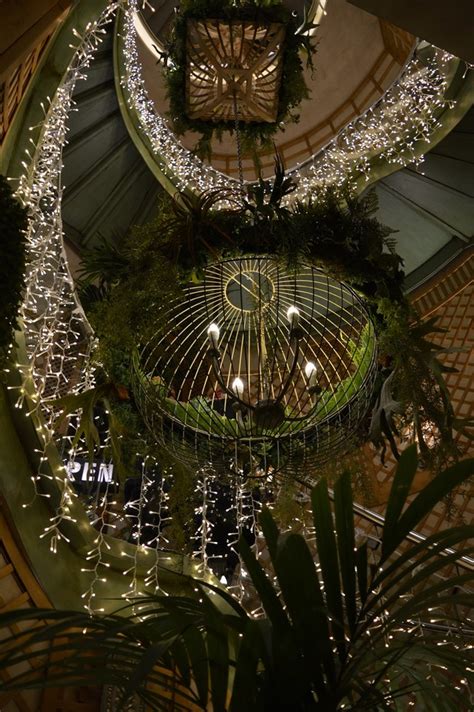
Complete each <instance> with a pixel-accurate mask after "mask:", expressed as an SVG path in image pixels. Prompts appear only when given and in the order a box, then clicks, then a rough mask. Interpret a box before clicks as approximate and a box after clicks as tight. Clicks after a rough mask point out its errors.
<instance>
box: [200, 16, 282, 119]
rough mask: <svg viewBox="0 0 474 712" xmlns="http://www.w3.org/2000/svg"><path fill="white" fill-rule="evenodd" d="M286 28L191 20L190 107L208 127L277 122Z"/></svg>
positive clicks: (275, 23)
mask: <svg viewBox="0 0 474 712" xmlns="http://www.w3.org/2000/svg"><path fill="white" fill-rule="evenodd" d="M284 39H285V27H284V25H283V24H281V23H279V22H272V23H269V24H263V23H261V22H250V21H247V22H245V21H232V22H228V21H223V20H219V19H205V20H194V19H193V20H188V23H187V41H186V53H187V67H186V69H187V78H186V79H187V81H186V105H187V113H188V116H189V117H190V118H192V119H202V120H204V121H216V122H217V121H235V120H236V118H237V119H238V120H239V121H244V122H246V123H251V122H268V123H273V122H275V121H276V118H277V113H278V97H279V91H280V83H281V74H282V56H283V51H282V49H283V43H284Z"/></svg>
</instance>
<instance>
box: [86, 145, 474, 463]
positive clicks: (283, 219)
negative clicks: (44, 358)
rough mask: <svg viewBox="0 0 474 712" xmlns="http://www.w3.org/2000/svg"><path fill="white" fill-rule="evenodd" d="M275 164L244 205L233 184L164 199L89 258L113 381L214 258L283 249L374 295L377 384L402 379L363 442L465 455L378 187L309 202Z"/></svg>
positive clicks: (429, 329)
mask: <svg viewBox="0 0 474 712" xmlns="http://www.w3.org/2000/svg"><path fill="white" fill-rule="evenodd" d="M275 168H276V170H275V177H274V180H273V181H265V180H263V179H260V181H259V182H258V183H257V184H255V185H253V186H250V187H249V189H248V191H247V196H246V198H245V199H244V200H243V202H242V203H240V204H238V203H236V201H235V199H234V198H233V197H232V196H230V195H229V193H228V192H227V191H216V190H213V191H210V192H208V193H204V194H202V195H200V196H197V197H190V196H183V195H177V196H176V197H175V198H174V199H172V198H170V197H168V196H162V198H161V202H160V206H159V212H158V216H157V218H156V219H155V220H154V221H153V222H152V223H150V224H149V225H146V226H143V227H141V228H138V229H135V230H133V231H132V232H131V234H130V235H128V236H126V237H125V239H124V240H123V241H122V243H121V245H120V247H118V248H117V247H112V246H111V245H109V244H107V243H104V244H102V245H99V246H98V247H96V248H95V249H93V250H91V251H89V252H88V253H85V255H84V262H83V282H82V294H85V296H86V297H87V299H88V306H89V318H90V320H91V322H92V325H93V326H94V329H95V331H96V334H97V336H98V337H99V347H98V351H97V361H98V362H99V363H100V364H101V365H102V368H103V370H104V371H105V374H106V375H105V376H104V380H106V381H112V382H114V383H115V384H117V385H123V386H125V387H126V388H127V389H130V388H131V383H130V364H131V354H132V352H133V349H134V348H135V347H136V345H137V344H140V343H145V342H147V340H148V338H149V336H150V335H151V334H152V333H153V332H156V327H157V324H159V323H160V319H163V312H162V307H163V305H166V304H168V303H169V302H170V300H171V299H179V298H180V294H181V289H182V285H185V284H187V283H189V281H190V280H192V281H199V279H200V273H201V269H202V268H203V267H205V266H206V265H207V264H209V263H211V262H213V261H214V260H216V259H220V258H223V257H228V256H230V257H232V256H241V255H247V254H268V255H275V256H277V257H278V258H279V259H281V260H282V261H283V262H284V264H285V265H286V266H287V268H289V269H295V266H296V265H297V264H298V263H301V262H302V263H305V262H306V263H309V264H313V265H316V266H318V267H321V268H323V269H324V270H326V271H327V272H328V273H329V274H330V275H331V276H333V277H335V278H336V279H337V280H340V281H343V282H348V283H349V284H351V285H352V286H353V287H354V288H355V289H356V290H358V291H359V292H360V293H361V294H362V295H363V296H364V297H365V299H366V303H367V304H368V306H369V308H370V311H371V313H372V317H373V320H374V323H375V326H376V330H377V336H378V342H379V351H380V361H381V370H380V378H379V389H382V384H383V381H384V379H385V380H386V379H387V378H388V377H389V376H391V374H393V375H392V376H391V379H390V382H389V384H387V385H386V386H385V389H384V390H383V396H384V398H383V399H381V398H380V396H381V395H382V390H379V392H378V395H377V394H376V399H375V401H374V411H373V414H372V419H371V422H369V421H367V429H366V431H365V432H364V433H360V434H359V437H360V438H361V439H362V440H372V441H373V442H375V443H376V445H378V446H379V447H380V448H381V452H382V459H383V458H384V454H385V451H386V447H387V445H388V446H389V447H390V448H391V450H392V452H393V454H394V455H395V457H398V447H397V435H398V434H399V432H398V431H399V429H400V427H401V426H403V432H404V433H407V432H408V431H410V433H411V437H412V438H415V439H416V440H417V441H418V443H419V447H420V452H421V454H422V456H423V461H424V463H425V465H426V466H427V467H430V468H432V469H433V470H434V471H438V470H439V469H441V468H442V467H443V465H444V464H446V463H447V462H449V461H450V460H451V459H452V458H453V457H454V458H455V457H457V450H456V446H455V442H454V437H453V431H456V430H457V431H462V432H464V433H467V432H468V431H467V430H466V427H467V426H468V425H469V424H470V422H469V421H467V420H461V419H458V418H456V417H455V415H454V413H453V409H452V406H451V403H450V399H449V393H448V391H447V388H446V384H445V381H444V373H445V372H447V371H449V370H450V369H449V368H448V367H446V366H444V365H443V363H442V361H441V360H440V358H439V357H440V356H442V355H443V353H444V352H445V350H444V349H442V348H440V347H438V346H437V345H436V344H435V343H434V342H432V341H431V340H429V338H428V337H429V335H430V334H431V333H433V332H436V331H437V327H436V325H435V323H434V320H429V321H427V322H424V323H421V322H420V320H419V318H418V316H417V314H416V313H415V312H414V311H413V310H412V308H411V307H410V304H409V302H408V300H407V298H406V297H405V296H404V294H403V279H404V273H403V269H402V262H401V259H400V257H399V256H398V255H397V254H396V251H395V241H394V239H393V237H392V233H393V230H391V229H390V228H388V227H386V226H384V225H382V224H381V223H380V222H379V221H378V220H377V219H376V218H375V217H374V213H375V211H376V209H377V198H376V195H375V193H374V192H373V191H370V192H368V193H367V194H366V195H364V196H362V197H355V196H353V195H351V194H350V193H348V192H341V191H339V192H336V191H334V190H326V191H324V192H320V193H319V194H316V195H315V196H314V197H313V199H312V200H311V201H310V202H309V203H303V202H300V201H294V202H292V203H290V202H289V200H288V198H289V196H290V195H291V193H292V192H293V191H294V183H293V182H292V180H291V178H290V177H288V176H286V175H285V172H284V169H283V166H282V164H281V161H280V160H279V159H278V158H277V160H276V167H275ZM114 265H115V267H114ZM97 277H99V286H98V287H97V286H94V282H95V283H97ZM91 289H92V291H93V294H92V300H91V294H90V290H91ZM382 366H383V368H382ZM389 385H390V388H389ZM132 407H133V403H132Z"/></svg>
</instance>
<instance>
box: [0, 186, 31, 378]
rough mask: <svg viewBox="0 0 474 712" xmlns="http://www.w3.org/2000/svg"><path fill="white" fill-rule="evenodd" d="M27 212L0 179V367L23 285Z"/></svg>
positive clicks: (12, 330) (10, 334) (15, 326)
mask: <svg viewBox="0 0 474 712" xmlns="http://www.w3.org/2000/svg"><path fill="white" fill-rule="evenodd" d="M26 226H27V211H26V208H24V207H23V206H22V205H21V203H20V202H19V201H18V200H16V199H15V197H14V196H13V191H12V189H11V188H10V185H9V183H8V181H7V179H6V178H5V177H4V176H0V285H1V293H2V298H1V299H0V368H1V367H2V366H3V365H4V364H5V362H6V359H7V357H8V353H9V350H10V345H11V343H12V340H13V332H14V331H15V329H17V328H18V323H17V314H18V307H19V304H20V301H21V294H22V289H23V286H24V282H23V275H24V272H25V248H26V237H25V232H26Z"/></svg>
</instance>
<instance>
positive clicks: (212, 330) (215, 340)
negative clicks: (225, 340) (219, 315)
mask: <svg viewBox="0 0 474 712" xmlns="http://www.w3.org/2000/svg"><path fill="white" fill-rule="evenodd" d="M207 335H208V337H209V342H210V344H211V346H212V348H213V349H217V348H218V346H219V327H218V326H217V324H211V325H210V326H209V329H208V330H207Z"/></svg>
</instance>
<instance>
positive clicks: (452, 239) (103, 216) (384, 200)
mask: <svg viewBox="0 0 474 712" xmlns="http://www.w3.org/2000/svg"><path fill="white" fill-rule="evenodd" d="M112 50H113V42H112V32H110V33H109V35H108V37H107V39H106V40H105V41H104V43H103V44H102V45H101V50H100V52H99V53H98V54H97V55H96V56H95V59H94V60H93V62H92V63H91V66H90V69H89V71H88V76H87V79H86V80H85V81H80V82H78V84H77V87H76V91H75V94H74V99H75V102H76V109H77V110H76V111H74V112H72V114H71V116H70V120H69V136H68V144H67V146H66V147H65V152H64V169H63V184H64V186H65V191H64V200H63V221H64V231H65V235H66V238H67V242H68V245H69V247H70V248H71V255H72V261H73V263H74V259H77V255H78V253H79V252H80V249H81V248H82V247H83V246H85V245H90V244H93V243H94V242H96V241H97V240H98V239H100V238H101V237H104V238H107V239H120V237H121V236H122V235H123V234H124V233H125V232H126V231H127V230H128V229H129V227H130V226H131V225H135V224H142V223H144V222H146V221H147V220H149V219H150V218H151V217H152V215H153V212H154V210H155V209H156V199H157V196H158V194H159V193H160V191H161V190H162V188H161V187H160V185H159V183H158V181H157V180H156V178H155V177H154V175H153V174H152V173H151V171H150V170H149V168H148V167H147V165H146V163H145V161H144V160H143V159H142V157H141V155H140V153H139V152H138V150H137V149H136V148H135V146H134V144H133V142H132V140H131V138H130V137H129V135H128V132H127V129H126V127H125V124H124V122H123V120H122V117H121V113H120V109H119V105H118V101H117V97H116V92H115V83H114V67H113V52H112ZM376 190H377V194H378V196H379V201H380V208H379V213H378V217H379V219H380V220H381V221H382V222H384V223H386V224H388V225H390V226H391V227H393V228H394V229H396V230H398V231H399V232H398V234H397V240H398V250H399V253H400V255H401V256H402V257H403V259H404V260H405V267H406V272H407V274H408V275H409V278H408V286H410V287H413V286H416V284H418V283H419V282H420V281H422V280H423V279H425V278H426V277H428V276H429V275H430V274H431V273H432V272H434V271H435V270H436V269H437V268H438V267H439V266H441V265H442V264H443V263H444V262H446V261H447V260H448V259H449V258H450V257H451V256H453V255H454V254H456V253H457V252H459V251H460V250H461V249H463V247H464V246H465V244H466V243H467V242H468V241H469V239H470V238H472V235H473V232H474V200H473V198H474V109H471V110H470V111H469V112H468V113H467V114H466V115H465V117H464V118H463V119H462V120H461V122H460V123H459V124H458V125H457V126H456V127H455V128H454V129H453V131H452V132H451V133H450V134H449V135H448V136H447V137H446V138H444V139H443V140H442V141H441V142H440V143H439V144H438V145H437V146H435V147H434V148H433V149H432V150H431V151H430V152H429V153H428V154H427V156H426V159H425V161H424V163H423V164H421V166H420V167H419V168H415V167H414V166H408V167H407V168H404V169H403V170H400V171H398V172H396V173H393V174H392V175H390V176H388V177H386V178H384V179H382V180H381V181H379V182H378V183H377V184H376Z"/></svg>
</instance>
